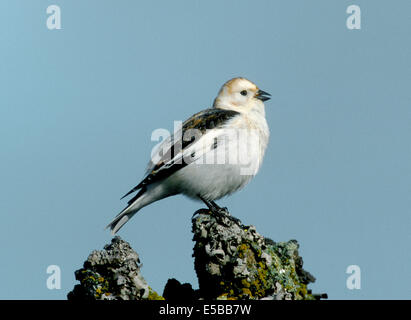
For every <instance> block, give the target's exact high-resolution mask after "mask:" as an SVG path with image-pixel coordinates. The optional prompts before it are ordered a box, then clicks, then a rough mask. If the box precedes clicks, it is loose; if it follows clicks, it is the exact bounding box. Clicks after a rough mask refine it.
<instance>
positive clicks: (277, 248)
mask: <svg viewBox="0 0 411 320" xmlns="http://www.w3.org/2000/svg"><path fill="white" fill-rule="evenodd" d="M192 231H193V234H194V237H193V240H194V242H195V245H194V252H193V257H194V268H195V271H196V273H197V277H198V284H199V289H198V290H194V289H193V288H192V286H191V285H190V284H188V283H185V284H181V283H180V282H179V281H177V280H176V279H170V280H168V282H167V284H166V286H165V288H164V292H163V296H164V298H165V299H167V301H170V302H172V301H185V302H193V301H195V300H199V299H218V300H239V299H247V300H249V299H252V300H257V299H262V300H302V299H321V298H326V294H311V291H310V290H308V288H307V285H308V284H309V283H311V282H314V281H315V278H314V277H313V276H312V275H311V274H310V273H309V272H307V271H305V270H304V269H303V260H302V258H301V257H300V256H299V254H298V248H299V245H298V243H297V241H296V240H290V241H288V242H278V243H276V242H274V241H273V240H271V239H269V238H264V237H263V236H262V235H260V234H259V233H258V232H257V231H256V228H255V227H254V226H244V225H243V224H242V223H241V221H240V220H238V219H236V218H234V217H232V216H230V214H229V213H228V211H224V212H221V213H220V214H211V213H210V212H209V210H206V209H201V210H199V211H197V212H196V214H195V216H194V217H193V219H192ZM140 269H141V263H140V259H139V256H138V254H137V253H136V252H135V251H134V250H133V249H132V248H131V246H130V245H129V243H127V242H126V241H124V240H122V239H121V238H120V237H115V238H113V239H112V241H111V244H109V245H106V246H105V247H104V250H101V251H93V252H92V253H91V254H90V255H89V257H88V258H87V260H86V261H85V262H84V266H83V268H82V269H80V270H77V271H76V272H75V276H76V279H77V280H78V281H80V284H77V285H76V286H75V287H74V289H73V291H71V292H70V293H69V294H68V296H67V297H68V299H70V300H120V299H121V300H164V298H163V297H161V296H159V295H158V294H157V293H156V292H155V291H153V290H152V289H151V288H150V286H149V285H148V284H147V282H146V280H145V279H144V278H143V276H142V274H141V270H140Z"/></svg>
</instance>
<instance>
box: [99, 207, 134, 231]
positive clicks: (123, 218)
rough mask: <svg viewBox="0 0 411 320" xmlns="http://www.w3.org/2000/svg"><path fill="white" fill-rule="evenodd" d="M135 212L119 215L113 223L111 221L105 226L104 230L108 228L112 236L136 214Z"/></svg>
mask: <svg viewBox="0 0 411 320" xmlns="http://www.w3.org/2000/svg"><path fill="white" fill-rule="evenodd" d="M136 212H137V211H134V212H123V213H120V214H119V215H118V216H117V217H115V218H114V220H113V221H111V222H110V223H109V224H108V225H107V227H106V229H108V228H110V230H111V234H112V235H113V236H114V235H115V234H116V233H117V231H118V230H120V228H121V227H122V226H124V225H125V224H126V222H127V221H128V220H130V219H131V217H132V216H134V215H135V214H136Z"/></svg>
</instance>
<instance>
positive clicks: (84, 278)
mask: <svg viewBox="0 0 411 320" xmlns="http://www.w3.org/2000/svg"><path fill="white" fill-rule="evenodd" d="M140 266H141V265H140V259H139V257H138V254H137V253H136V252H135V251H134V250H133V249H132V248H131V246H130V245H129V243H128V242H126V241H123V240H121V239H120V237H115V238H113V239H112V240H111V244H109V245H106V246H105V247H104V250H101V251H97V250H95V251H93V252H92V253H91V254H90V255H89V256H88V258H87V260H86V261H85V262H84V266H83V268H82V269H80V270H77V271H76V272H75V276H76V279H77V280H78V281H80V284H78V285H76V286H75V287H74V289H73V291H71V292H70V293H69V294H68V295H67V297H68V299H69V300H161V299H163V298H162V297H161V296H159V295H158V294H157V293H156V292H154V291H153V290H152V289H151V288H150V287H149V286H148V284H147V282H146V281H145V280H144V278H143V276H142V275H141V272H140Z"/></svg>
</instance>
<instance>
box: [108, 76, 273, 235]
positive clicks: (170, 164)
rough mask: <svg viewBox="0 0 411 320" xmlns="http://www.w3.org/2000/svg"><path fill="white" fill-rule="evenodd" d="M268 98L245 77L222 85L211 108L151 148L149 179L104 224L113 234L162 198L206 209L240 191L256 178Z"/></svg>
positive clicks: (265, 133)
mask: <svg viewBox="0 0 411 320" xmlns="http://www.w3.org/2000/svg"><path fill="white" fill-rule="evenodd" d="M268 96H269V94H268V93H266V92H264V91H262V90H259V89H258V87H257V86H256V85H255V84H254V83H252V82H251V81H249V80H247V79H245V78H234V79H231V80H230V81H228V82H226V83H225V84H224V85H223V86H222V88H221V89H220V91H219V93H218V96H217V98H216V99H215V100H214V105H213V108H211V109H207V110H204V111H201V112H199V113H197V114H195V115H193V116H192V117H191V118H189V119H188V120H186V121H185V122H184V124H183V127H182V130H181V131H180V132H179V133H178V134H177V135H176V136H172V137H170V138H169V139H167V140H165V141H164V142H163V143H162V144H161V145H160V147H158V148H157V149H156V150H155V152H154V153H153V154H152V159H154V161H153V160H152V161H150V164H149V168H148V175H147V176H146V178H145V179H144V180H143V181H142V182H141V183H140V184H139V185H138V186H136V187H135V188H134V189H132V190H131V191H130V192H129V193H128V194H127V195H129V194H131V193H132V192H134V191H137V190H139V192H138V194H137V195H136V196H135V197H134V198H132V199H131V200H130V201H129V203H128V204H129V205H128V206H127V207H126V208H125V209H124V210H123V211H121V212H120V213H119V214H118V215H117V216H116V217H115V218H114V220H113V221H112V222H110V224H109V225H108V226H107V227H108V228H110V229H111V231H112V233H113V234H115V233H116V232H117V231H118V230H119V229H120V228H121V227H122V226H123V225H124V224H125V223H126V222H127V221H128V220H129V219H130V218H131V217H132V216H133V215H134V214H135V213H136V212H137V211H138V210H140V209H141V208H143V207H145V206H147V205H148V204H150V203H152V202H155V201H158V200H160V199H163V198H166V197H169V196H172V195H176V194H184V195H186V196H188V197H190V198H192V199H196V200H203V201H204V202H205V203H206V204H207V205H208V206H209V207H210V206H211V204H213V205H215V206H217V205H216V204H215V203H214V200H218V199H220V198H222V197H224V196H226V195H229V194H231V193H233V192H235V191H237V190H239V189H241V188H242V187H244V186H245V185H246V184H247V183H248V182H249V181H250V180H251V178H252V177H253V176H254V175H255V174H257V172H258V170H259V168H260V165H261V162H262V160H263V156H264V152H265V149H266V147H267V144H268V138H269V129H268V125H267V122H266V119H265V110H264V101H266V100H268V99H269V97H268ZM127 195H126V196H127ZM210 203H211V204H210ZM210 208H211V207H210Z"/></svg>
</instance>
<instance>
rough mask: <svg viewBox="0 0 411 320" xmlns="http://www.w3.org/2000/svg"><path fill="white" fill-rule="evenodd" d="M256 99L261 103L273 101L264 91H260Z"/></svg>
mask: <svg viewBox="0 0 411 320" xmlns="http://www.w3.org/2000/svg"><path fill="white" fill-rule="evenodd" d="M255 97H256V98H257V99H260V100H261V101H267V100H270V99H271V94H269V93H268V92H265V91H263V90H258V91H257V94H256V95H255Z"/></svg>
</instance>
